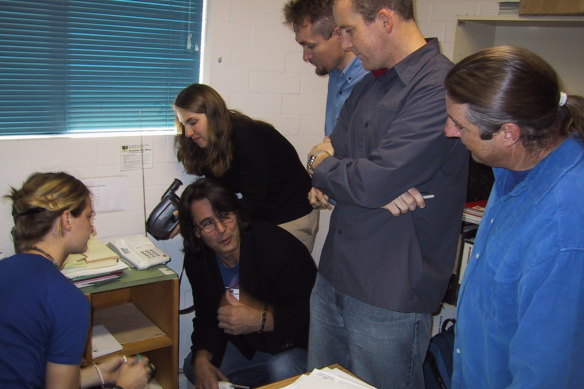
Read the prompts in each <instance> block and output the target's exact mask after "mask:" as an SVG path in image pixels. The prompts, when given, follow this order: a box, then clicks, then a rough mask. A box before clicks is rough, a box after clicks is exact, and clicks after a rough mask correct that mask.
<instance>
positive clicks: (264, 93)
mask: <svg viewBox="0 0 584 389" xmlns="http://www.w3.org/2000/svg"><path fill="white" fill-rule="evenodd" d="M209 3H210V4H209V8H208V14H207V16H208V20H207V40H208V42H207V45H206V48H205V50H206V51H205V59H204V63H205V69H204V82H207V83H209V84H210V85H212V86H213V87H215V88H216V89H217V90H218V91H219V92H220V93H221V94H222V95H223V97H224V98H225V99H226V101H227V102H228V105H229V106H230V107H232V108H237V109H241V110H242V111H243V112H244V113H246V114H248V115H250V116H253V117H257V118H261V119H264V120H267V121H269V122H271V123H273V124H274V125H275V126H276V128H278V129H279V130H280V131H281V132H282V133H283V134H284V135H286V136H287V137H288V139H289V140H290V141H291V142H292V144H293V145H294V146H295V147H296V149H297V150H298V152H299V155H300V156H301V159H302V160H304V159H305V156H306V154H307V153H308V151H309V150H310V147H311V146H312V145H314V144H316V143H318V142H319V141H320V140H321V139H322V128H323V122H324V104H325V96H326V78H319V77H317V76H316V75H315V74H314V68H313V67H312V65H309V64H305V63H303V62H302V57H301V50H300V46H298V45H297V44H296V42H295V41H294V37H293V33H292V32H291V31H290V30H289V28H288V27H287V26H284V25H283V24H282V15H281V9H282V7H283V5H284V3H285V0H209ZM497 7H498V6H497V1H495V0H484V1H472V0H466V1H465V0H418V2H417V18H418V21H419V24H420V28H421V30H422V32H423V33H424V34H425V35H426V36H435V37H438V38H439V39H440V41H441V43H442V48H443V51H444V53H445V54H446V55H447V56H451V55H452V50H453V40H454V28H455V17H456V15H459V14H469V15H470V14H478V15H495V14H496V13H497ZM33 113H34V112H31V114H33ZM139 143H140V139H139V138H138V137H130V138H127V137H122V138H116V137H104V138H97V139H68V138H54V139H44V140H0V155H1V156H2V160H1V161H2V163H1V164H0V194H1V195H4V194H7V193H8V190H9V186H10V185H14V186H20V185H21V183H22V181H23V180H24V179H25V178H26V177H27V176H28V175H29V174H30V173H32V172H34V171H37V170H39V171H48V170H66V171H69V172H71V173H73V174H74V175H76V176H79V177H100V176H116V175H127V176H128V177H129V180H128V182H129V187H128V191H127V195H128V204H129V207H128V209H127V210H126V211H124V212H112V213H107V214H99V215H97V217H96V224H97V229H98V236H99V237H103V238H106V237H111V236H118V235H124V234H135V233H141V232H143V229H144V215H143V208H144V204H145V207H146V209H147V212H150V210H151V209H152V208H153V207H154V206H155V204H156V203H157V202H158V200H159V198H160V195H161V194H162V192H163V191H164V189H166V187H167V186H168V185H169V184H170V183H171V181H172V179H173V178H174V177H178V178H181V179H182V180H183V182H184V183H185V184H188V183H189V182H190V181H191V180H192V177H188V176H186V175H184V174H183V173H182V167H181V166H179V164H178V163H176V162H175V156H174V152H173V143H172V137H171V136H154V137H144V143H150V144H152V145H153V152H154V167H153V168H152V169H146V170H145V172H144V179H145V180H144V183H143V182H142V174H141V172H139V171H130V172H122V171H121V170H120V157H119V147H120V145H122V144H139ZM143 185H144V186H145V189H144V192H145V193H146V198H145V199H144V198H143V196H142V193H143V190H142V186H143ZM323 216H324V215H323ZM323 218H324V219H325V220H324V221H323V224H324V225H323V228H321V234H319V240H318V242H317V246H316V249H315V255H316V256H317V257H318V255H319V253H320V249H321V247H322V241H323V237H324V232H326V226H327V225H328V221H327V220H326V219H327V217H326V216H324V217H323ZM0 220H2V222H0V252H2V254H0V256H5V255H7V254H10V253H12V250H13V249H12V243H11V242H10V239H9V232H10V228H11V227H12V219H11V216H10V212H9V207H8V202H0ZM158 245H159V246H160V247H161V248H162V249H163V250H165V251H167V252H168V253H169V254H170V255H171V256H172V257H173V260H172V262H171V267H173V268H174V269H175V270H177V271H179V270H180V267H181V265H182V255H181V253H180V247H181V241H180V239H174V240H173V241H170V242H161V243H160V242H159V243H158ZM183 284H186V282H185V283H183ZM189 293H190V292H189V290H188V288H186V289H185V288H183V290H182V292H181V297H183V298H184V299H189ZM185 304H186V302H185V303H184V304H183V305H185ZM181 328H182V331H181V332H182V334H181V358H182V357H183V356H184V355H185V353H186V351H187V350H188V347H189V344H190V340H189V334H190V324H189V323H188V319H187V318H183V320H182V321H181ZM181 363H182V359H181Z"/></svg>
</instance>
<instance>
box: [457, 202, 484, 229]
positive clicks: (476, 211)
mask: <svg viewBox="0 0 584 389" xmlns="http://www.w3.org/2000/svg"><path fill="white" fill-rule="evenodd" d="M486 205H487V200H482V201H474V202H470V203H466V204H465V206H464V211H463V213H462V220H463V221H465V222H468V223H473V224H481V220H482V218H483V215H484V213H485V207H486Z"/></svg>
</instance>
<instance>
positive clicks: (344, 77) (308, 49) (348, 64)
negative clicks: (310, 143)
mask: <svg viewBox="0 0 584 389" xmlns="http://www.w3.org/2000/svg"><path fill="white" fill-rule="evenodd" d="M332 3H333V0H291V1H289V2H288V3H287V4H286V5H285V6H284V17H285V18H286V23H287V24H289V25H291V26H292V29H293V30H294V34H295V38H296V42H298V44H300V45H301V46H302V59H304V61H306V62H310V63H311V64H312V65H314V66H315V68H316V69H315V73H316V74H317V75H319V76H324V75H327V74H328V76H329V80H328V91H327V97H326V117H325V125H324V134H325V135H326V136H330V135H331V134H332V132H333V129H334V128H335V124H336V122H337V118H338V117H339V114H340V112H341V108H342V107H343V105H344V104H345V100H347V98H348V97H349V96H350V95H351V91H352V90H353V87H354V86H355V85H356V84H357V83H358V82H359V81H360V80H361V79H362V78H363V77H364V76H365V75H366V74H367V71H366V70H365V69H363V65H362V64H361V60H360V59H359V58H357V57H356V56H355V54H353V52H351V51H346V50H343V49H342V48H341V41H340V40H339V36H338V33H337V32H338V30H337V28H336V25H335V21H334V19H333V8H332Z"/></svg>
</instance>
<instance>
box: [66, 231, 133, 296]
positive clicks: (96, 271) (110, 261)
mask: <svg viewBox="0 0 584 389" xmlns="http://www.w3.org/2000/svg"><path fill="white" fill-rule="evenodd" d="M127 268H128V265H126V264H125V263H124V262H123V261H120V257H119V256H118V254H116V253H115V252H113V251H112V249H110V248H109V247H107V246H106V245H105V244H104V243H103V242H101V241H100V240H98V239H97V238H95V237H91V239H89V242H87V251H86V252H84V253H83V254H71V255H69V256H68V257H67V259H66V260H65V263H64V264H63V267H62V269H61V273H63V274H64V275H65V276H66V277H67V278H69V279H70V280H72V281H73V283H74V284H75V286H77V287H78V288H84V287H86V286H91V285H95V284H97V283H102V282H105V281H111V280H115V279H117V278H119V276H120V274H122V272H123V271H124V270H125V269H127Z"/></svg>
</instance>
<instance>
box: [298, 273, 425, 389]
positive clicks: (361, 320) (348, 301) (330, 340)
mask: <svg viewBox="0 0 584 389" xmlns="http://www.w3.org/2000/svg"><path fill="white" fill-rule="evenodd" d="M430 325H431V315H430V314H425V313H402V312H395V311H391V310H389V309H385V308H380V307H376V306H373V305H369V304H366V303H364V302H362V301H359V300H357V299H355V298H352V297H349V296H346V295H344V294H341V293H339V292H338V291H337V290H336V289H335V288H334V287H333V286H332V285H331V284H330V283H329V282H328V281H327V280H326V279H325V278H324V277H322V276H321V275H320V274H319V275H318V276H317V278H316V283H315V285H314V289H313V291H312V295H311V297H310V334H309V341H308V366H307V367H308V370H309V371H310V370H312V369H314V368H321V367H323V366H326V365H330V364H332V363H339V364H341V365H342V366H344V367H346V368H347V369H349V370H350V371H351V372H353V373H355V374H356V375H357V376H359V377H360V378H362V379H363V380H365V381H367V382H368V383H369V384H371V385H373V386H375V387H376V388H390V387H391V389H401V388H415V389H418V388H424V376H423V374H422V363H423V362H424V357H425V355H426V350H427V348H428V343H429V341H430Z"/></svg>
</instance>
